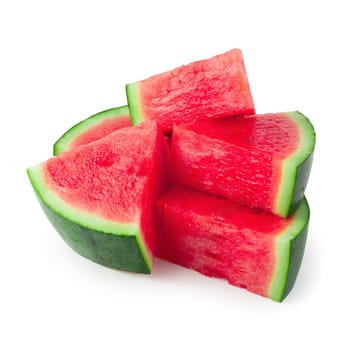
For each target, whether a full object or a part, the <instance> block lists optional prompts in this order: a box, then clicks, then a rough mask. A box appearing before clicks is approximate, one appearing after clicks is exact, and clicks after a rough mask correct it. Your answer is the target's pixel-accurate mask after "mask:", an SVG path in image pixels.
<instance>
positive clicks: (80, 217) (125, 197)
mask: <svg viewBox="0 0 350 350" xmlns="http://www.w3.org/2000/svg"><path fill="white" fill-rule="evenodd" d="M166 147H167V144H166V142H165V139H164V136H163V134H162V132H161V131H160V129H159V127H158V126H157V124H156V122H154V121H153V122H152V121H150V122H147V123H143V124H142V125H139V126H137V127H126V128H123V129H120V130H117V131H115V132H113V133H111V134H110V135H108V136H106V137H104V138H102V139H100V140H98V141H95V142H92V143H90V144H88V145H82V146H80V147H76V148H74V149H73V150H71V151H69V152H64V153H62V154H60V156H58V157H55V158H51V159H49V160H48V161H46V162H44V163H42V164H39V165H37V166H34V167H32V168H30V169H28V170H27V171H28V175H29V178H30V181H31V183H32V186H33V188H34V190H35V192H36V195H37V197H38V199H39V202H40V204H41V205H42V208H43V210H44V212H45V213H46V215H47V217H48V219H49V220H50V221H51V223H52V225H53V226H54V227H55V228H56V230H57V231H58V232H59V234H60V235H61V236H62V238H63V239H64V240H65V241H66V242H67V243H68V244H69V245H70V246H71V247H72V248H73V249H74V250H75V251H77V252H78V253H79V254H81V255H82V256H84V257H86V258H88V259H91V260H93V261H95V262H97V263H99V264H102V265H105V266H109V267H112V268H116V269H122V270H126V271H132V272H140V273H149V272H150V271H151V268H152V257H153V254H154V249H155V248H154V247H155V222H154V219H155V208H154V203H155V199H156V197H157V196H158V195H159V194H160V193H161V192H162V191H163V190H164V188H165V186H166V185H165V171H164V161H165V159H164V157H165V155H166Z"/></svg>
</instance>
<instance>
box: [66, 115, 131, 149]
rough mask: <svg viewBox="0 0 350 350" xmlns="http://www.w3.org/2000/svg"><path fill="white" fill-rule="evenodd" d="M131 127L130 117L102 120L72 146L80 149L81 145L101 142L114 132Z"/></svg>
mask: <svg viewBox="0 0 350 350" xmlns="http://www.w3.org/2000/svg"><path fill="white" fill-rule="evenodd" d="M128 126H131V121H130V116H129V115H128V114H127V115H125V116H120V117H118V118H115V119H106V120H102V121H101V122H100V123H99V124H97V125H94V126H93V127H91V128H90V129H89V130H87V131H86V132H85V133H82V134H80V135H79V136H78V137H77V138H76V139H75V140H74V141H73V142H72V144H71V145H70V147H71V148H75V147H78V146H80V145H86V144H88V143H90V142H93V141H96V140H99V139H101V138H103V137H105V136H107V135H109V134H111V133H112V132H113V131H116V130H119V129H123V128H126V127H128Z"/></svg>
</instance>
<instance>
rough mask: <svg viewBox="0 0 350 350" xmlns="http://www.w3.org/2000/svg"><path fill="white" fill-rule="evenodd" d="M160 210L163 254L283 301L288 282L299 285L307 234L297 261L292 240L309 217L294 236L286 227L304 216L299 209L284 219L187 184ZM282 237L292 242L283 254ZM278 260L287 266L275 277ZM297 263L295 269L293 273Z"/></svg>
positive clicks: (162, 200) (174, 191) (159, 204)
mask: <svg viewBox="0 0 350 350" xmlns="http://www.w3.org/2000/svg"><path fill="white" fill-rule="evenodd" d="M157 209H158V211H157V212H158V220H159V222H160V225H161V228H162V235H160V236H159V241H158V246H157V254H158V255H159V256H160V257H162V258H164V259H166V260H169V261H171V262H173V263H176V264H179V265H182V266H185V267H187V268H191V269H194V270H196V271H198V272H200V273H202V274H204V275H206V276H209V277H218V278H224V279H226V280H227V281H228V282H229V283H230V284H233V285H235V286H238V287H242V288H246V289H248V290H249V291H251V292H253V293H257V294H260V295H262V296H265V297H270V298H272V299H274V300H278V301H281V300H282V299H283V298H284V297H285V295H286V294H287V293H288V292H289V290H288V291H287V290H286V285H287V284H288V283H290V286H289V287H290V288H291V287H292V285H293V284H294V280H295V278H296V274H297V272H298V270H299V267H300V263H301V259H302V252H303V249H304V245H305V239H304V241H303V242H302V243H303V244H301V246H300V247H299V251H300V253H301V255H300V256H298V257H296V258H295V259H294V260H295V261H292V260H291V259H290V256H291V254H290V249H289V244H290V243H291V242H292V241H293V239H294V238H295V237H298V235H299V234H300V235H302V234H304V232H303V229H304V227H305V225H307V221H308V217H307V216H305V217H303V218H301V220H302V221H304V222H303V225H301V226H300V227H299V228H296V229H297V232H296V233H294V236H293V237H291V236H288V235H287V234H286V232H287V231H288V230H289V229H290V228H291V227H292V226H293V224H294V221H295V220H296V218H295V216H296V215H298V216H299V217H301V215H300V214H299V213H296V214H294V215H292V216H290V217H289V218H288V219H283V218H280V217H277V216H274V215H272V214H269V213H267V212H264V211H260V210H254V209H251V208H248V207H246V206H242V205H239V204H237V203H234V202H231V201H229V200H226V199H224V198H220V197H215V196H210V195H208V194H205V193H203V192H199V191H194V190H190V189H186V188H174V189H172V190H171V191H169V192H167V193H165V194H164V195H163V196H162V197H161V198H160V199H159V200H158V202H157ZM297 219H298V218H297ZM305 235H306V233H305ZM303 237H304V236H303ZM292 238H293V239H292ZM304 238H305V237H304ZM279 240H282V241H283V240H284V241H283V244H286V243H287V244H288V247H287V249H284V250H283V251H282V253H281V252H280V253H279V254H277V247H278V244H280V243H279ZM286 264H290V266H291V268H290V267H287V266H286ZM276 265H281V266H282V270H283V268H284V273H285V274H286V275H283V274H280V275H279V276H277V277H275V275H277V274H276V271H277V270H278V267H277V266H276ZM294 266H295V271H294V272H295V274H294V275H293V276H288V273H289V272H288V271H291V270H293V268H294ZM286 270H287V272H285V271H286ZM276 278H277V280H276ZM289 280H290V282H288V281H289Z"/></svg>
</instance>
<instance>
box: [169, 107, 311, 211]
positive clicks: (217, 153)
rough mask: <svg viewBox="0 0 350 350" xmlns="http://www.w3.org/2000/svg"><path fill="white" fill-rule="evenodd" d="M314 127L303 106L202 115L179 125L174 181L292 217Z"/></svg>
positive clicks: (173, 157) (307, 165) (173, 150)
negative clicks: (299, 108)
mask: <svg viewBox="0 0 350 350" xmlns="http://www.w3.org/2000/svg"><path fill="white" fill-rule="evenodd" d="M314 146H315V132H314V129H313V126H312V124H311V123H310V121H309V120H308V119H307V118H306V117H305V116H304V115H302V114H301V113H300V112H287V113H275V114H273V113H269V114H261V115H251V116H241V117H234V118H222V119H215V120H213V119H212V120H209V119H206V120H200V121H197V122H195V123H190V124H186V125H181V126H175V127H174V130H173V136H172V141H171V151H170V174H171V178H172V182H173V183H174V184H180V185H186V186H189V187H192V188H195V189H198V190H201V191H205V192H209V193H211V194H214V195H220V196H223V197H226V198H228V199H231V200H233V201H237V202H240V203H242V204H246V205H248V206H250V207H254V208H261V209H264V210H266V211H269V212H272V213H274V214H276V215H279V216H282V217H287V216H288V215H289V214H290V213H292V212H293V211H294V210H295V209H296V208H297V206H298V205H299V203H300V201H301V200H302V199H303V197H304V191H305V187H306V185H307V181H308V178H309V174H310V169H311V164H312V158H313V151H314Z"/></svg>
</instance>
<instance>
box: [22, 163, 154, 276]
mask: <svg viewBox="0 0 350 350" xmlns="http://www.w3.org/2000/svg"><path fill="white" fill-rule="evenodd" d="M41 169H42V166H41V164H39V165H36V166H34V167H32V168H29V169H27V174H28V177H29V179H30V181H31V184H32V186H33V188H34V190H35V193H36V195H37V197H38V199H39V202H40V204H41V206H42V208H43V210H44V212H45V214H46V215H47V217H48V219H49V221H50V222H51V223H52V225H53V226H54V227H55V229H56V230H57V231H58V233H59V234H60V235H61V236H62V238H63V239H64V240H65V241H66V242H67V243H68V245H69V246H70V247H71V248H72V249H73V250H75V251H76V252H78V253H79V254H81V255H82V256H84V257H86V258H88V259H90V260H92V261H94V262H97V263H99V264H101V265H105V266H108V267H111V268H115V269H121V270H125V271H130V272H139V273H146V274H149V273H151V270H152V259H151V257H150V255H149V253H148V251H147V249H146V244H145V242H144V240H143V238H142V235H141V233H140V229H139V226H138V224H136V223H118V222H114V221H111V220H106V219H103V218H100V217H98V216H95V215H92V214H89V213H86V212H84V211H81V210H79V209H77V208H74V207H73V206H71V205H69V204H68V203H66V202H65V201H63V200H62V199H61V198H60V197H59V196H58V195H57V194H56V193H54V192H53V191H52V190H50V189H49V188H48V187H47V185H46V184H45V181H44V177H43V174H42V170H41Z"/></svg>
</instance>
